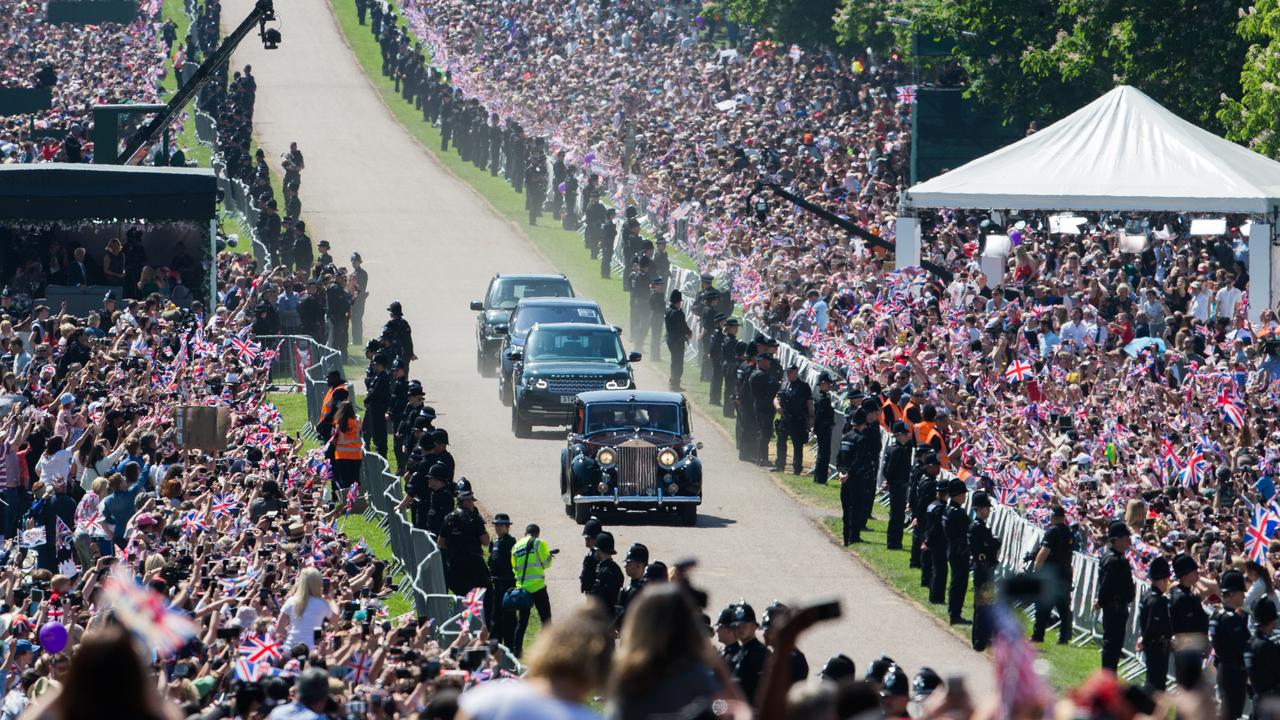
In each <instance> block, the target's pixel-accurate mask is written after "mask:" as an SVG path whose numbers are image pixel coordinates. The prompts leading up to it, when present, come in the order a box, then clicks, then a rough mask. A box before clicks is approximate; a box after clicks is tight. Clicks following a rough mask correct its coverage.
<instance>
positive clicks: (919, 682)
mask: <svg viewBox="0 0 1280 720" xmlns="http://www.w3.org/2000/svg"><path fill="white" fill-rule="evenodd" d="M943 684H944V683H943V682H942V676H941V675H939V674H938V673H937V671H935V670H934V669H933V668H931V667H922V668H920V671H919V672H917V673H916V676H915V678H913V679H912V680H911V699H912V700H914V701H916V702H920V701H921V700H924V699H925V698H927V697H929V696H930V695H932V694H933V691H934V690H937V689H938V688H940V687H942V686H943Z"/></svg>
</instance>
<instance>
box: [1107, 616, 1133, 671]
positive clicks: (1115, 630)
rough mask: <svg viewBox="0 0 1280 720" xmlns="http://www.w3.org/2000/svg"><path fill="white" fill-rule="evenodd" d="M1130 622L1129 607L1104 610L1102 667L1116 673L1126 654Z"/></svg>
mask: <svg viewBox="0 0 1280 720" xmlns="http://www.w3.org/2000/svg"><path fill="white" fill-rule="evenodd" d="M1128 622H1129V606H1128V605H1108V606H1106V607H1104V608H1102V667H1104V668H1106V669H1108V670H1111V671H1115V669H1116V668H1118V667H1120V657H1121V656H1122V655H1123V653H1124V634H1125V625H1126V624H1128Z"/></svg>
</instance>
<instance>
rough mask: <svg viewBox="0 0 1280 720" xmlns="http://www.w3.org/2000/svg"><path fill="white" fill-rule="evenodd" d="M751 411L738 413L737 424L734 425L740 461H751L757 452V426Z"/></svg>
mask: <svg viewBox="0 0 1280 720" xmlns="http://www.w3.org/2000/svg"><path fill="white" fill-rule="evenodd" d="M752 417H753V416H752V414H751V411H750V410H748V409H746V408H743V409H741V410H739V411H738V417H737V422H736V423H734V426H733V429H734V434H735V436H736V437H737V440H738V459H739V460H751V459H752V457H751V456H752V453H753V452H754V451H755V447H756V446H755V436H756V431H755V424H754V423H753V422H752Z"/></svg>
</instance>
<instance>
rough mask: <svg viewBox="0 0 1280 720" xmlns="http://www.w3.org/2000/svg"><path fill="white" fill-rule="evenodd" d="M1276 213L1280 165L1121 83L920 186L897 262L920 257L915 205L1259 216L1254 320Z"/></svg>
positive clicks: (911, 193)
mask: <svg viewBox="0 0 1280 720" xmlns="http://www.w3.org/2000/svg"><path fill="white" fill-rule="evenodd" d="M1278 207H1280V162H1276V161H1275V160H1272V159H1270V158H1267V157H1264V156H1262V155H1259V154H1258V153H1256V152H1253V151H1252V150H1250V149H1248V148H1246V147H1243V146H1241V145H1237V144H1235V143H1233V142H1230V141H1227V140H1224V139H1222V138H1220V137H1218V136H1217V135H1214V134H1213V133H1211V132H1208V131H1207V130H1202V129H1200V128H1198V127H1196V126H1195V125H1193V124H1191V123H1189V122H1187V121H1185V120H1183V119H1182V118H1179V117H1178V116H1176V115H1174V114H1173V113H1171V112H1169V111H1168V110H1166V109H1165V108H1164V107H1162V106H1161V105H1160V104H1159V103H1157V102H1156V101H1154V100H1152V99H1151V98H1150V97H1148V96H1147V95H1145V94H1144V93H1142V92H1141V91H1139V90H1137V89H1135V88H1132V87H1129V86H1125V85H1122V86H1120V87H1117V88H1116V89H1114V90H1112V91H1111V92H1108V93H1107V94H1105V95H1103V96H1102V97H1100V98H1098V99H1097V100H1095V101H1093V102H1092V103H1089V104H1088V105H1086V106H1084V107H1082V108H1080V109H1079V110H1077V111H1076V112H1074V113H1072V114H1071V115H1068V116H1067V117H1065V118H1063V119H1062V120H1059V121H1058V122H1056V123H1054V124H1053V125H1050V126H1049V127H1047V128H1044V129H1043V130H1040V131H1039V132H1037V133H1035V134H1033V135H1030V136H1028V137H1026V138H1023V139H1022V140H1019V141H1018V142H1016V143H1013V144H1012V145H1008V146H1006V147H1003V148H1001V149H999V150H996V151H995V152H993V153H991V154H989V155H985V156H983V157H980V158H978V159H977V160H973V161H971V162H969V163H967V164H965V165H962V166H960V167H959V168H956V169H955V170H952V171H950V172H947V173H944V174H942V175H939V176H937V177H935V178H932V179H930V180H926V181H925V182H922V183H919V184H917V185H914V186H912V187H911V188H910V189H909V190H907V192H906V196H905V198H903V209H904V211H905V212H904V213H903V215H904V217H900V218H899V219H898V223H897V225H898V226H897V228H896V235H897V239H898V246H899V249H898V254H897V255H898V261H899V264H903V265H907V264H915V263H917V262H918V261H919V252H920V251H919V224H918V222H917V221H916V219H915V218H914V217H911V216H912V215H913V214H914V213H913V212H912V209H913V208H957V209H988V208H989V209H1008V210H1075V211H1126V210H1131V211H1174V212H1197V213H1204V212H1210V213H1248V214H1251V215H1255V216H1259V219H1260V220H1261V223H1258V222H1256V221H1255V225H1254V227H1253V232H1252V233H1251V234H1250V258H1249V260H1250V262H1249V266H1250V267H1249V274H1250V277H1251V279H1253V280H1258V279H1265V280H1264V282H1263V283H1251V284H1253V285H1254V287H1253V288H1251V298H1252V299H1254V300H1255V303H1253V304H1254V305H1255V309H1254V311H1253V312H1254V313H1255V314H1256V313H1257V312H1261V309H1262V308H1264V307H1267V303H1269V300H1270V297H1269V293H1267V291H1268V290H1270V287H1269V286H1270V285H1271V284H1272V283H1271V277H1272V274H1271V266H1272V262H1271V248H1270V247H1269V246H1270V244H1271V242H1270V240H1271V234H1272V233H1271V230H1272V226H1273V225H1274V220H1275V218H1274V217H1273V215H1274V214H1275V212H1276V209H1277V208H1278ZM1259 230H1261V232H1259ZM1258 285H1261V286H1262V287H1258ZM1259 290H1261V291H1262V292H1259ZM1258 301H1261V302H1258Z"/></svg>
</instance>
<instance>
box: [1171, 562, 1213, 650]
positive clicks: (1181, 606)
mask: <svg viewBox="0 0 1280 720" xmlns="http://www.w3.org/2000/svg"><path fill="white" fill-rule="evenodd" d="M1173 577H1174V579H1176V580H1177V581H1178V582H1177V584H1176V585H1174V587H1173V589H1172V590H1170V591H1169V626H1170V629H1171V630H1172V632H1173V636H1174V637H1177V636H1179V635H1183V634H1191V635H1199V636H1200V638H1201V639H1202V640H1203V639H1204V638H1205V636H1206V635H1208V633H1209V613H1207V612H1205V611H1204V603H1202V602H1201V601H1200V598H1199V597H1198V596H1197V595H1196V592H1195V587H1196V583H1198V582H1200V565H1199V564H1197V563H1196V561H1195V559H1194V558H1192V557H1191V556H1190V555H1187V554H1185V553H1184V554H1180V555H1178V556H1177V557H1175V558H1174V559H1173Z"/></svg>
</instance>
